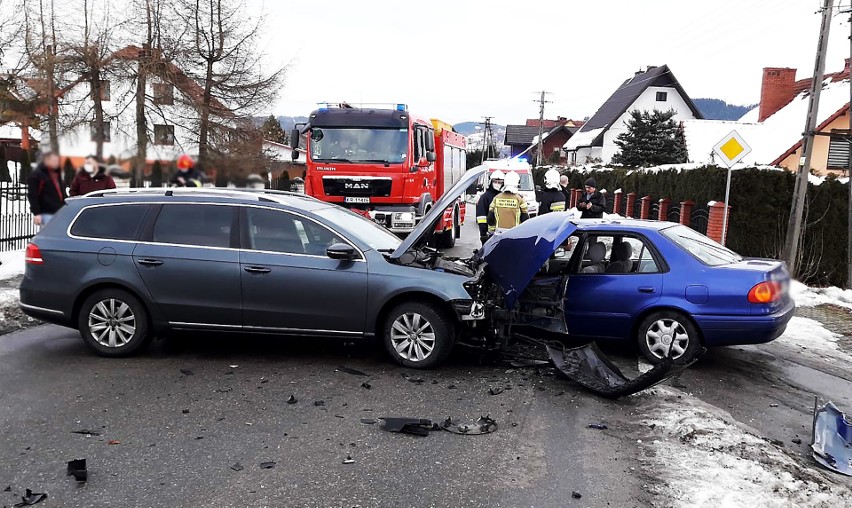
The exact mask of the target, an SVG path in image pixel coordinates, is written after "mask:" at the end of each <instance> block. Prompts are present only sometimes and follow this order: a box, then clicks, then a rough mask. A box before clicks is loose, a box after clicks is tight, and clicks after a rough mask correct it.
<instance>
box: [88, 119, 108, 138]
mask: <svg viewBox="0 0 852 508" xmlns="http://www.w3.org/2000/svg"><path fill="white" fill-rule="evenodd" d="M90 130H91V132H92V141H93V142H97V137H98V128H97V125H96V123H95V122H92V123H91V124H90ZM103 135H104V143H109V142H110V128H109V122H104V130H103Z"/></svg>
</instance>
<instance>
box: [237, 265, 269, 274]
mask: <svg viewBox="0 0 852 508" xmlns="http://www.w3.org/2000/svg"><path fill="white" fill-rule="evenodd" d="M243 270H245V271H247V272H248V273H269V272H271V271H272V268H269V267H266V266H245V267H243Z"/></svg>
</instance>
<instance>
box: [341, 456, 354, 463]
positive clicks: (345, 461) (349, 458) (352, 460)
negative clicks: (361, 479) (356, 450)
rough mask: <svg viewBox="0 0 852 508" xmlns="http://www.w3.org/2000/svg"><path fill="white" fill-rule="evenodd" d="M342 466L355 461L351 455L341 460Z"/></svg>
mask: <svg viewBox="0 0 852 508" xmlns="http://www.w3.org/2000/svg"><path fill="white" fill-rule="evenodd" d="M343 463H344V464H354V463H355V459H353V458H352V455H346V458H345V459H343Z"/></svg>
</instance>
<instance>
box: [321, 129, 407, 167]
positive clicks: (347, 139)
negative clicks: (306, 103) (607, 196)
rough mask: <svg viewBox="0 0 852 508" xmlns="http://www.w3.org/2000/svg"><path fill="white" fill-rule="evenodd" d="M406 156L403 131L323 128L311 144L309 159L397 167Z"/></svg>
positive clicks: (405, 133) (405, 142)
mask: <svg viewBox="0 0 852 508" xmlns="http://www.w3.org/2000/svg"><path fill="white" fill-rule="evenodd" d="M317 137H319V140H316V138H317ZM407 157H408V130H406V129H360V128H354V129H350V128H346V129H344V128H336V127H323V128H322V135H321V136H316V137H314V138H313V140H312V141H311V158H312V159H313V160H315V161H341V162H385V163H390V164H399V163H402V162H404V161H405V160H406V158H407Z"/></svg>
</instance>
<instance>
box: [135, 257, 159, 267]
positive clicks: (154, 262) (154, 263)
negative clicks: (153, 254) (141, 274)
mask: <svg viewBox="0 0 852 508" xmlns="http://www.w3.org/2000/svg"><path fill="white" fill-rule="evenodd" d="M136 262H137V263H139V264H140V265H145V266H160V265H161V264H163V260H162V259H140V260H138V261H136Z"/></svg>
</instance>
